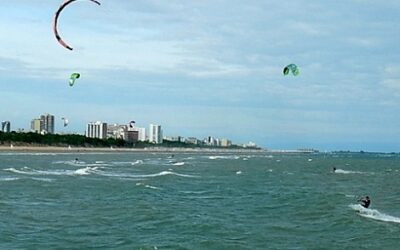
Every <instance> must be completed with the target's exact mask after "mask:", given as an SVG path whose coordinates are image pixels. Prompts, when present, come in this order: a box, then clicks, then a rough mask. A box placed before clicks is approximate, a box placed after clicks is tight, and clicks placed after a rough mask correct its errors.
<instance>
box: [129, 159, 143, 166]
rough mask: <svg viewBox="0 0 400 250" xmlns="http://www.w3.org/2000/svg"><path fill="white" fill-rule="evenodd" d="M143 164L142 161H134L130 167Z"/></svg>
mask: <svg viewBox="0 0 400 250" xmlns="http://www.w3.org/2000/svg"><path fill="white" fill-rule="evenodd" d="M142 163H143V161H142V160H136V161H134V162H131V165H133V166H134V165H138V164H142Z"/></svg>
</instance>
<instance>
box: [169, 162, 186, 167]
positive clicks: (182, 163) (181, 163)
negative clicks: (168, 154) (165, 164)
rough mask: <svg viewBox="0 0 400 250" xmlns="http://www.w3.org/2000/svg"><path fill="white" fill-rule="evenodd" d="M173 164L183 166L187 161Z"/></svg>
mask: <svg viewBox="0 0 400 250" xmlns="http://www.w3.org/2000/svg"><path fill="white" fill-rule="evenodd" d="M172 165H174V166H183V165H185V163H184V162H175V163H173V164H172Z"/></svg>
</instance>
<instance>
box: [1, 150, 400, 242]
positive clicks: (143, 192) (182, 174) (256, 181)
mask: <svg viewBox="0 0 400 250" xmlns="http://www.w3.org/2000/svg"><path fill="white" fill-rule="evenodd" d="M76 158H78V160H76ZM333 167H335V168H336V169H337V170H336V172H335V173H333V171H332V168H333ZM365 195H368V196H369V197H370V198H371V206H370V208H368V209H365V208H362V207H361V206H360V205H357V200H358V199H359V198H360V197H362V196H365ZM0 212H1V220H0V232H1V233H0V249H92V248H96V249H400V155H399V154H378V153H374V154H373V153H316V154H295V153H292V154H280V153H279V154H278V153H275V154H274V153H269V152H260V153H254V152H248V153H217V152H215V153H212V152H202V153H200V152H197V153H183V152H181V153H179V152H174V153H173V154H172V153H160V152H157V153H152V152H124V153H112V152H110V153H104V152H103V153H22V152H0Z"/></svg>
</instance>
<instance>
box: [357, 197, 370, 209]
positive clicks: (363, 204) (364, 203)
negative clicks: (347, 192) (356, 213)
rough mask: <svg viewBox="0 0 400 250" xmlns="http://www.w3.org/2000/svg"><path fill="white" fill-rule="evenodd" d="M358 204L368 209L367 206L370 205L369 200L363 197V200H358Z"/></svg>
mask: <svg viewBox="0 0 400 250" xmlns="http://www.w3.org/2000/svg"><path fill="white" fill-rule="evenodd" d="M358 202H360V203H361V204H360V205H361V206H363V207H365V208H368V207H369V204H370V203H371V200H370V199H369V197H368V196H365V197H364V198H361V199H359V200H358Z"/></svg>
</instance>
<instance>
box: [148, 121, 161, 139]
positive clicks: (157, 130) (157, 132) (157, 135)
mask: <svg viewBox="0 0 400 250" xmlns="http://www.w3.org/2000/svg"><path fill="white" fill-rule="evenodd" d="M149 142H151V143H155V144H161V143H162V142H163V137H162V130H161V125H155V124H150V128H149Z"/></svg>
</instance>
